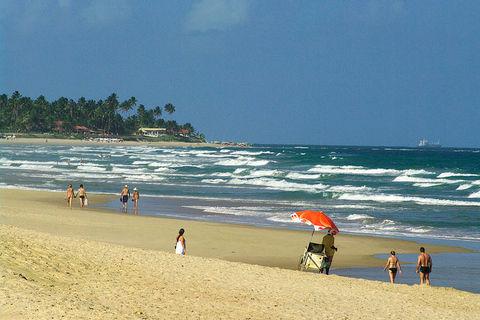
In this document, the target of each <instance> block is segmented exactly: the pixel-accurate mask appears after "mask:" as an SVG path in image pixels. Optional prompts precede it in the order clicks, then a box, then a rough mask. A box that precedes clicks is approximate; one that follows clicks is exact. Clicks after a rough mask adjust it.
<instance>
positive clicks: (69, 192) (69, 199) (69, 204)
mask: <svg viewBox="0 0 480 320" xmlns="http://www.w3.org/2000/svg"><path fill="white" fill-rule="evenodd" d="M74 192H75V191H74V190H73V188H72V185H69V186H68V189H67V196H66V197H65V199H66V200H67V209H70V210H71V209H72V200H73V193H74Z"/></svg>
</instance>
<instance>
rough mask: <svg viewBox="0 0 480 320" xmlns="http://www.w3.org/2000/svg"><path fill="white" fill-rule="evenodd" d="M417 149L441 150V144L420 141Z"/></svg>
mask: <svg viewBox="0 0 480 320" xmlns="http://www.w3.org/2000/svg"><path fill="white" fill-rule="evenodd" d="M417 147H418V148H441V147H442V144H441V143H440V142H438V141H437V142H428V141H427V140H425V139H422V140H420V143H419V144H418V146H417Z"/></svg>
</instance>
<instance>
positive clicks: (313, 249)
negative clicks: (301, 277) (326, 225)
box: [298, 242, 327, 273]
mask: <svg viewBox="0 0 480 320" xmlns="http://www.w3.org/2000/svg"><path fill="white" fill-rule="evenodd" d="M323 249H324V248H323V244H318V243H314V242H310V243H309V244H308V246H307V247H305V251H304V252H303V255H302V256H300V261H299V263H298V270H300V271H304V270H309V269H314V270H316V271H317V270H318V272H319V273H321V272H322V271H323V265H324V262H325V259H326V258H327V256H326V255H325V253H323Z"/></svg>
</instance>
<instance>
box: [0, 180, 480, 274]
mask: <svg viewBox="0 0 480 320" xmlns="http://www.w3.org/2000/svg"><path fill="white" fill-rule="evenodd" d="M87 194H88V197H89V201H90V206H88V207H85V209H84V210H80V208H79V204H78V199H74V202H73V210H67V209H66V208H65V207H64V208H62V204H64V203H65V202H64V200H63V197H64V195H63V194H62V193H61V192H46V191H36V190H21V189H3V188H0V198H1V199H9V203H8V204H7V203H5V200H3V203H2V205H1V206H2V213H0V217H2V220H1V221H2V224H10V225H13V226H16V227H21V228H26V229H33V230H37V231H41V232H52V233H54V234H57V235H62V236H73V237H80V238H85V239H89V240H95V241H102V242H108V243H113V244H120V245H125V246H132V247H138V248H140V249H148V250H157V251H165V252H171V246H172V245H171V242H172V240H171V238H174V237H175V235H176V233H177V231H178V229H180V228H184V229H185V230H186V232H188V237H187V239H189V240H190V241H189V249H188V254H189V255H195V256H199V257H204V258H217V259H222V260H227V261H234V262H244V263H250V264H258V265H263V266H268V267H279V268H284V269H291V270H296V269H297V264H298V259H299V257H300V256H301V255H302V253H303V250H304V248H305V246H306V244H307V242H308V240H309V239H310V236H311V230H309V229H307V228H306V229H305V230H297V229H283V228H270V227H258V226H252V225H242V224H229V223H220V222H207V221H197V220H184V219H180V218H178V219H177V218H165V217H155V216H148V215H133V214H130V213H119V212H116V211H113V210H110V209H104V208H95V207H92V205H93V206H95V205H96V204H97V205H100V204H104V203H106V202H107V201H111V200H112V199H116V196H115V195H109V194H95V193H87ZM11 202H13V203H11ZM39 204H40V205H39ZM22 208H28V210H30V212H28V213H27V212H22V213H23V215H22V216H21V217H19V216H15V215H11V214H8V212H9V211H11V210H14V211H25V209H23V210H22ZM38 217H42V221H41V222H40V221H39V220H38V219H39V218H38ZM67 218H68V219H67ZM70 219H76V224H75V228H72V227H73V226H72V222H73V221H71V220H70ZM82 219H85V221H80V220H82ZM93 222H95V223H94V225H95V228H93V227H92V225H91V224H92V223H93ZM156 229H158V230H163V231H165V229H168V234H167V233H163V232H160V233H159V234H156V233H157V231H156ZM54 230H55V231H54ZM324 234H325V232H322V231H320V232H315V236H314V238H313V240H312V241H313V242H321V241H322V237H323V235H324ZM335 238H336V240H335V241H336V242H335V243H336V246H337V247H338V248H339V252H337V254H336V255H335V259H334V263H333V265H332V268H346V267H347V268H348V267H381V266H382V264H383V263H384V259H380V258H377V257H375V256H376V255H381V254H385V253H388V252H390V251H391V250H395V251H396V252H397V253H398V254H416V253H418V248H419V247H420V246H424V247H426V248H427V251H428V253H430V254H437V253H443V252H458V253H474V252H476V251H475V250H470V249H467V248H464V247H461V246H451V245H441V244H427V243H421V242H418V241H412V240H404V239H397V238H388V237H377V236H366V235H357V234H342V233H341V232H340V233H339V234H338V235H337V236H336V237H335ZM190 243H191V244H190ZM278 248H281V252H282V254H279V252H278ZM258 252H263V254H262V255H259V254H258Z"/></svg>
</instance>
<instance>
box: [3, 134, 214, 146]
mask: <svg viewBox="0 0 480 320" xmlns="http://www.w3.org/2000/svg"><path fill="white" fill-rule="evenodd" d="M2 144H3V145H8V144H11V145H50V146H52V145H53V146H140V145H145V146H154V147H217V148H219V147H223V145H221V144H214V143H208V142H202V143H194V142H179V141H159V142H149V141H123V142H107V141H90V140H79V139H52V138H50V139H49V138H48V136H46V137H45V138H21V137H17V138H15V139H14V140H7V139H0V145H2Z"/></svg>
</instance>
